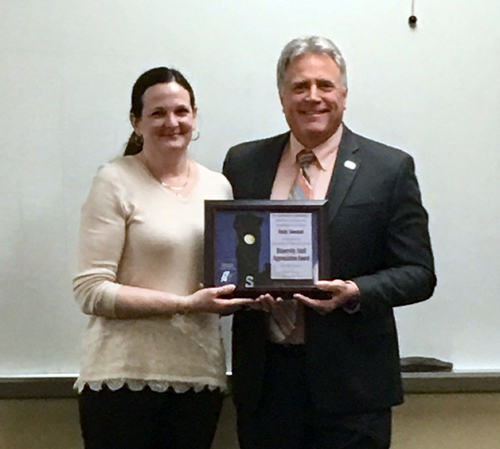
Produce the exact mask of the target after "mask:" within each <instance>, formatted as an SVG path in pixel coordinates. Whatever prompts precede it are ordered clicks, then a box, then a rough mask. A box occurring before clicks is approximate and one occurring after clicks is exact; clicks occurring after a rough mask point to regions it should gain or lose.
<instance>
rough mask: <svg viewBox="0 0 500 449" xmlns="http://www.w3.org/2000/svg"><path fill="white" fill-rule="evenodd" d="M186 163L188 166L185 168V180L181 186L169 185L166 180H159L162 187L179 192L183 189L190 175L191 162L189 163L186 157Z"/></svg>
mask: <svg viewBox="0 0 500 449" xmlns="http://www.w3.org/2000/svg"><path fill="white" fill-rule="evenodd" d="M187 163H188V168H187V175H186V181H185V182H184V184H182V185H181V186H170V185H168V184H167V183H166V182H164V181H160V182H161V185H162V186H163V187H166V188H167V189H170V190H173V191H174V192H180V191H181V190H182V189H184V188H185V187H186V186H187V185H188V182H189V177H190V175H191V163H190V161H189V159H188V161H187Z"/></svg>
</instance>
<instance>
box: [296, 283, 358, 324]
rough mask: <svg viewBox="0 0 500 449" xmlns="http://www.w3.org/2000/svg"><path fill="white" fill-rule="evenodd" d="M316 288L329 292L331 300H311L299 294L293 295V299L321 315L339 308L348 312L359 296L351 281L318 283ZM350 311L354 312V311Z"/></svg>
mask: <svg viewBox="0 0 500 449" xmlns="http://www.w3.org/2000/svg"><path fill="white" fill-rule="evenodd" d="M316 287H318V288H319V289H320V290H324V291H327V292H330V293H331V294H332V298H331V299H311V298H308V297H307V296H304V295H301V294H300V293H295V294H294V295H293V297H294V298H295V299H296V300H297V301H300V302H301V303H302V304H305V305H306V306H308V307H311V308H313V309H314V310H316V311H317V312H318V313H320V314H322V315H325V314H327V313H330V312H332V311H333V310H335V309H337V308H339V307H345V308H347V310H349V309H350V308H352V306H351V304H352V302H353V301H356V299H357V297H358V295H359V289H358V286H357V285H356V284H355V283H354V282H352V281H341V280H340V279H336V280H334V281H318V282H317V283H316ZM352 311H354V309H353V310H352Z"/></svg>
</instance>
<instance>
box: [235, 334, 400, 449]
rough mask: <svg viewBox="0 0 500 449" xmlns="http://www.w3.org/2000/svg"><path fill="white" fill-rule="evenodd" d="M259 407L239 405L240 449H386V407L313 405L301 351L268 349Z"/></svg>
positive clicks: (388, 422) (388, 435) (388, 434)
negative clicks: (342, 410) (353, 409)
mask: <svg viewBox="0 0 500 449" xmlns="http://www.w3.org/2000/svg"><path fill="white" fill-rule="evenodd" d="M266 351H267V363H266V373H265V378H264V387H263V388H264V391H263V394H262V396H261V400H260V403H259V407H258V408H257V409H256V410H247V409H245V407H244V406H238V407H237V412H238V438H239V442H240V448H241V449H388V448H389V447H390V445H391V421H392V412H391V409H390V408H389V409H382V410H378V411H375V412H371V413H361V414H336V413H331V412H328V411H326V410H320V409H318V408H317V407H315V405H314V404H313V403H312V401H311V399H310V394H309V392H308V389H307V381H306V377H305V354H304V351H303V348H302V347H300V346H299V347H283V346H280V345H274V344H272V343H269V344H268V345H267V349H266Z"/></svg>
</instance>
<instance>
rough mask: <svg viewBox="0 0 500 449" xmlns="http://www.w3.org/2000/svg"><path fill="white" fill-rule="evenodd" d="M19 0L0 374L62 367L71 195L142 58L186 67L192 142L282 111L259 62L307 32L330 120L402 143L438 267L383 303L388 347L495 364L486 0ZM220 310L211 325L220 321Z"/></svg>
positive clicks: (201, 144)
mask: <svg viewBox="0 0 500 449" xmlns="http://www.w3.org/2000/svg"><path fill="white" fill-rule="evenodd" d="M410 3H411V2H410V1H401V0H385V1H382V2H374V1H372V0H354V1H353V0H343V1H334V2H332V1H326V0H311V1H308V2H304V1H298V0H274V1H269V0H267V1H264V0H247V1H242V2H240V1H235V0H211V1H207V0H191V1H190V0H186V1H183V2H175V3H173V2H168V1H160V0H127V1H124V2H115V1H111V0H99V1H96V0H88V1H85V2H67V1H63V0H52V1H35V0H19V1H16V2H6V1H4V2H1V3H0V17H1V18H2V19H1V20H2V23H1V26H0V60H1V64H0V106H1V107H0V127H1V128H0V152H1V162H0V191H1V195H0V376H11V375H20V376H22V375H26V376H28V375H35V374H36V375H44V374H46V375H52V374H73V373H76V372H77V371H78V357H79V348H80V339H81V335H82V331H83V328H84V326H85V323H86V320H87V318H86V317H85V316H84V315H83V314H82V313H81V312H80V311H79V309H78V308H77V306H76V304H75V302H74V300H73V295H72V290H71V279H72V276H73V274H74V270H75V262H76V243H77V242H76V239H77V231H78V222H79V213H80V207H81V204H82V203H83V201H84V199H85V197H86V195H87V192H88V188H89V186H90V182H91V179H92V177H93V175H94V174H95V172H96V169H97V168H98V167H99V166H100V165H101V164H103V163H104V162H106V161H108V160H109V159H111V158H113V157H115V156H117V155H118V154H120V153H121V152H122V150H123V145H124V143H125V141H126V139H127V137H128V135H129V133H130V131H131V128H130V125H129V123H128V110H129V97H130V90H131V86H132V84H133V82H134V81H135V79H136V78H137V76H138V75H139V74H140V73H142V72H143V71H145V70H147V69H149V68H151V67H154V66H158V65H170V66H174V67H177V68H179V69H181V70H182V71H183V73H184V74H185V75H186V77H187V78H188V79H189V80H190V82H191V83H192V84H193V86H194V89H195V92H196V96H197V103H198V107H199V120H198V125H199V129H200V131H201V138H200V139H199V141H197V142H196V143H194V144H193V145H192V148H191V153H192V156H193V157H194V158H195V159H196V160H198V161H199V162H201V163H203V164H205V165H207V166H208V167H210V168H212V169H215V170H220V167H221V164H222V161H223V158H224V155H225V152H226V151H227V149H228V148H229V147H230V146H231V145H234V144H236V143H238V142H241V141H244V140H250V139H255V138H260V137H266V136H270V135H274V134H277V133H280V132H283V131H285V130H286V129H287V126H286V123H285V121H284V119H283V115H282V112H281V106H280V104H279V100H278V95H277V92H276V87H275V64H276V60H277V58H278V55H279V53H280V51H281V48H282V47H283V45H284V44H285V43H286V42H288V41H289V40H290V39H292V38H294V37H296V36H303V35H308V34H320V35H325V36H328V37H330V38H332V39H333V40H334V41H335V42H336V43H337V44H338V45H339V47H340V48H341V49H342V51H343V53H344V56H345V59H346V61H347V66H348V77H349V96H348V109H347V113H346V117H345V120H346V123H347V125H348V126H349V127H350V128H351V129H353V130H354V131H356V132H358V133H360V134H364V135H366V136H368V137H371V138H373V139H376V140H380V141H382V142H385V143H387V144H390V145H393V146H397V147H400V148H402V149H405V150H406V151H408V152H409V153H411V154H412V155H413V156H414V157H415V160H416V163H417V174H418V177H419V180H420V183H421V187H422V193H423V198H424V203H425V205H426V207H427V209H428V211H429V214H430V218H431V223H430V224H431V236H432V240H433V244H434V250H435V256H436V265H437V273H438V278H439V285H438V288H437V290H436V293H435V295H434V297H433V299H431V300H430V301H427V302H425V303H422V304H419V305H415V306H410V307H407V308H404V309H400V310H398V311H397V321H398V326H399V329H400V343H401V352H402V355H405V356H410V355H423V356H432V357H438V358H441V359H443V360H448V361H451V362H453V363H454V364H455V368H456V369H459V370H460V369H463V370H468V371H482V370H498V369H500V351H498V347H499V346H500V345H499V343H500V326H499V325H498V316H500V300H499V299H500V288H499V277H498V276H499V273H500V262H499V260H500V251H499V249H500V248H499V246H500V245H499V229H500V226H499V225H498V223H499V221H500V206H499V204H500V202H499V200H498V198H499V197H500V183H499V179H498V175H499V162H500V150H499V149H498V145H499V142H500V126H499V125H498V123H499V120H500V101H499V98H500V81H499V78H498V73H499V72H500V59H499V58H498V55H497V53H498V48H499V46H500V29H499V27H498V17H500V2H480V3H477V2H472V1H461V2H456V1H451V0H442V1H440V2H431V1H421V2H417V4H416V11H415V13H416V15H417V17H418V23H417V27H416V28H415V29H411V28H410V27H409V26H408V16H409V15H410V13H411V9H410V6H411V4H410ZM228 332H229V328H228V326H227V325H225V333H226V334H228Z"/></svg>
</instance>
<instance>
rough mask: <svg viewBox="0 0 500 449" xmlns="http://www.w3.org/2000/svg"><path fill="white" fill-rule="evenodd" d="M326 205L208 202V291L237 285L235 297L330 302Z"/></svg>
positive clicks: (206, 206)
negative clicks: (325, 284) (297, 296)
mask: <svg viewBox="0 0 500 449" xmlns="http://www.w3.org/2000/svg"><path fill="white" fill-rule="evenodd" d="M326 202H327V201H326V200H304V201H295V200H285V201H278V200H228V201H209V200H206V201H205V276H204V278H205V287H214V286H215V287H218V286H221V285H225V284H235V285H236V290H235V292H234V293H233V294H232V295H231V296H233V297H251V298H256V297H258V296H259V295H261V294H263V293H269V294H271V295H272V296H274V297H276V298H277V297H280V298H283V299H290V298H292V297H293V294H294V293H302V294H304V295H306V296H309V297H311V298H318V299H320V298H330V297H331V294H329V293H327V292H324V291H321V290H319V289H317V288H316V286H315V283H316V282H317V281H318V280H319V279H328V278H329V271H328V262H329V245H328V242H327V239H326V229H325V219H326V210H325V209H326V208H325V204H326Z"/></svg>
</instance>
